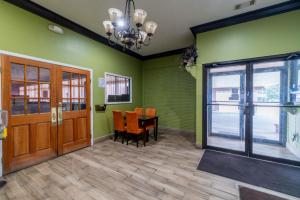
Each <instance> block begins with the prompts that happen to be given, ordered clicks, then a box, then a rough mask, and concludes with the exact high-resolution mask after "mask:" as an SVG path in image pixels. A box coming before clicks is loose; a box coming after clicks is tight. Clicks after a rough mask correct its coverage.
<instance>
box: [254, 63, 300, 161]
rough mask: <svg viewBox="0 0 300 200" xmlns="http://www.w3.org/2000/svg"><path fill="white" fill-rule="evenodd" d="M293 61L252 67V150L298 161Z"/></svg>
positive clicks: (299, 132) (296, 108)
mask: <svg viewBox="0 0 300 200" xmlns="http://www.w3.org/2000/svg"><path fill="white" fill-rule="evenodd" d="M295 64H296V62H294V61H281V62H265V63H258V64H255V65H254V66H253V69H254V73H253V103H254V108H253V109H254V110H253V134H252V135H253V136H252V137H253V138H252V141H253V144H252V145H253V153H254V154H256V155H263V156H267V157H273V158H280V159H286V160H294V161H300V148H299V147H300V139H299V137H300V136H299V134H300V126H299V125H298V124H299V123H297V120H298V122H299V120H300V115H299V111H300V110H299V109H300V107H297V106H296V105H295V101H296V98H295V94H296V93H297V92H296V93H295V91H297V81H298V76H299V75H298V71H297V67H296V65H295Z"/></svg>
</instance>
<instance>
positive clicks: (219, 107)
mask: <svg viewBox="0 0 300 200" xmlns="http://www.w3.org/2000/svg"><path fill="white" fill-rule="evenodd" d="M245 69H246V68H245V66H228V67H220V68H214V69H209V71H208V82H207V85H208V88H207V91H208V92H207V102H208V104H207V145H208V146H212V147H218V148H223V149H230V150H236V151H245V128H244V127H245V117H244V113H243V109H244V103H245V73H246V72H245Z"/></svg>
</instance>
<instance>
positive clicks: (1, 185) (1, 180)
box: [0, 178, 6, 188]
mask: <svg viewBox="0 0 300 200" xmlns="http://www.w3.org/2000/svg"><path fill="white" fill-rule="evenodd" d="M5 185H6V180H4V179H3V178H1V179H0V188H2V187H4V186H5Z"/></svg>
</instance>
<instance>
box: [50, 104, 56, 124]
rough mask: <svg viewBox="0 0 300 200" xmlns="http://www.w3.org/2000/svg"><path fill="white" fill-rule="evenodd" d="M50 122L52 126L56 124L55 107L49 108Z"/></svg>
mask: <svg viewBox="0 0 300 200" xmlns="http://www.w3.org/2000/svg"><path fill="white" fill-rule="evenodd" d="M51 123H52V125H53V126H54V125H56V124H57V118H56V107H52V108H51Z"/></svg>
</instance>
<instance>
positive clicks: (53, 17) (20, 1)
mask: <svg viewBox="0 0 300 200" xmlns="http://www.w3.org/2000/svg"><path fill="white" fill-rule="evenodd" d="M4 1H6V2H8V3H11V4H13V5H15V6H17V7H20V8H22V9H24V10H27V11H29V12H31V13H33V14H36V15H38V16H40V17H42V18H45V19H47V20H50V21H52V22H54V23H56V24H58V25H61V26H63V27H65V28H68V29H71V30H72V31H74V32H77V33H79V34H81V35H84V36H86V37H88V38H90V39H93V40H95V41H98V42H100V43H102V44H105V45H107V46H109V47H111V48H113V49H117V50H118V51H121V52H122V53H125V54H128V55H130V56H133V57H135V58H137V59H140V60H141V59H142V58H143V56H142V55H140V54H138V53H135V52H134V51H131V50H128V49H125V50H124V49H123V46H121V45H119V44H116V45H115V46H110V45H109V44H108V41H107V38H105V37H103V36H101V35H99V34H97V33H95V32H93V31H91V30H89V29H87V28H85V27H83V26H81V25H79V24H77V23H75V22H73V21H71V20H69V19H67V18H65V17H63V16H61V15H59V14H57V13H55V12H53V11H51V10H49V9H47V8H44V7H42V6H40V5H38V4H37V3H34V2H32V1H29V0H4Z"/></svg>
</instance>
